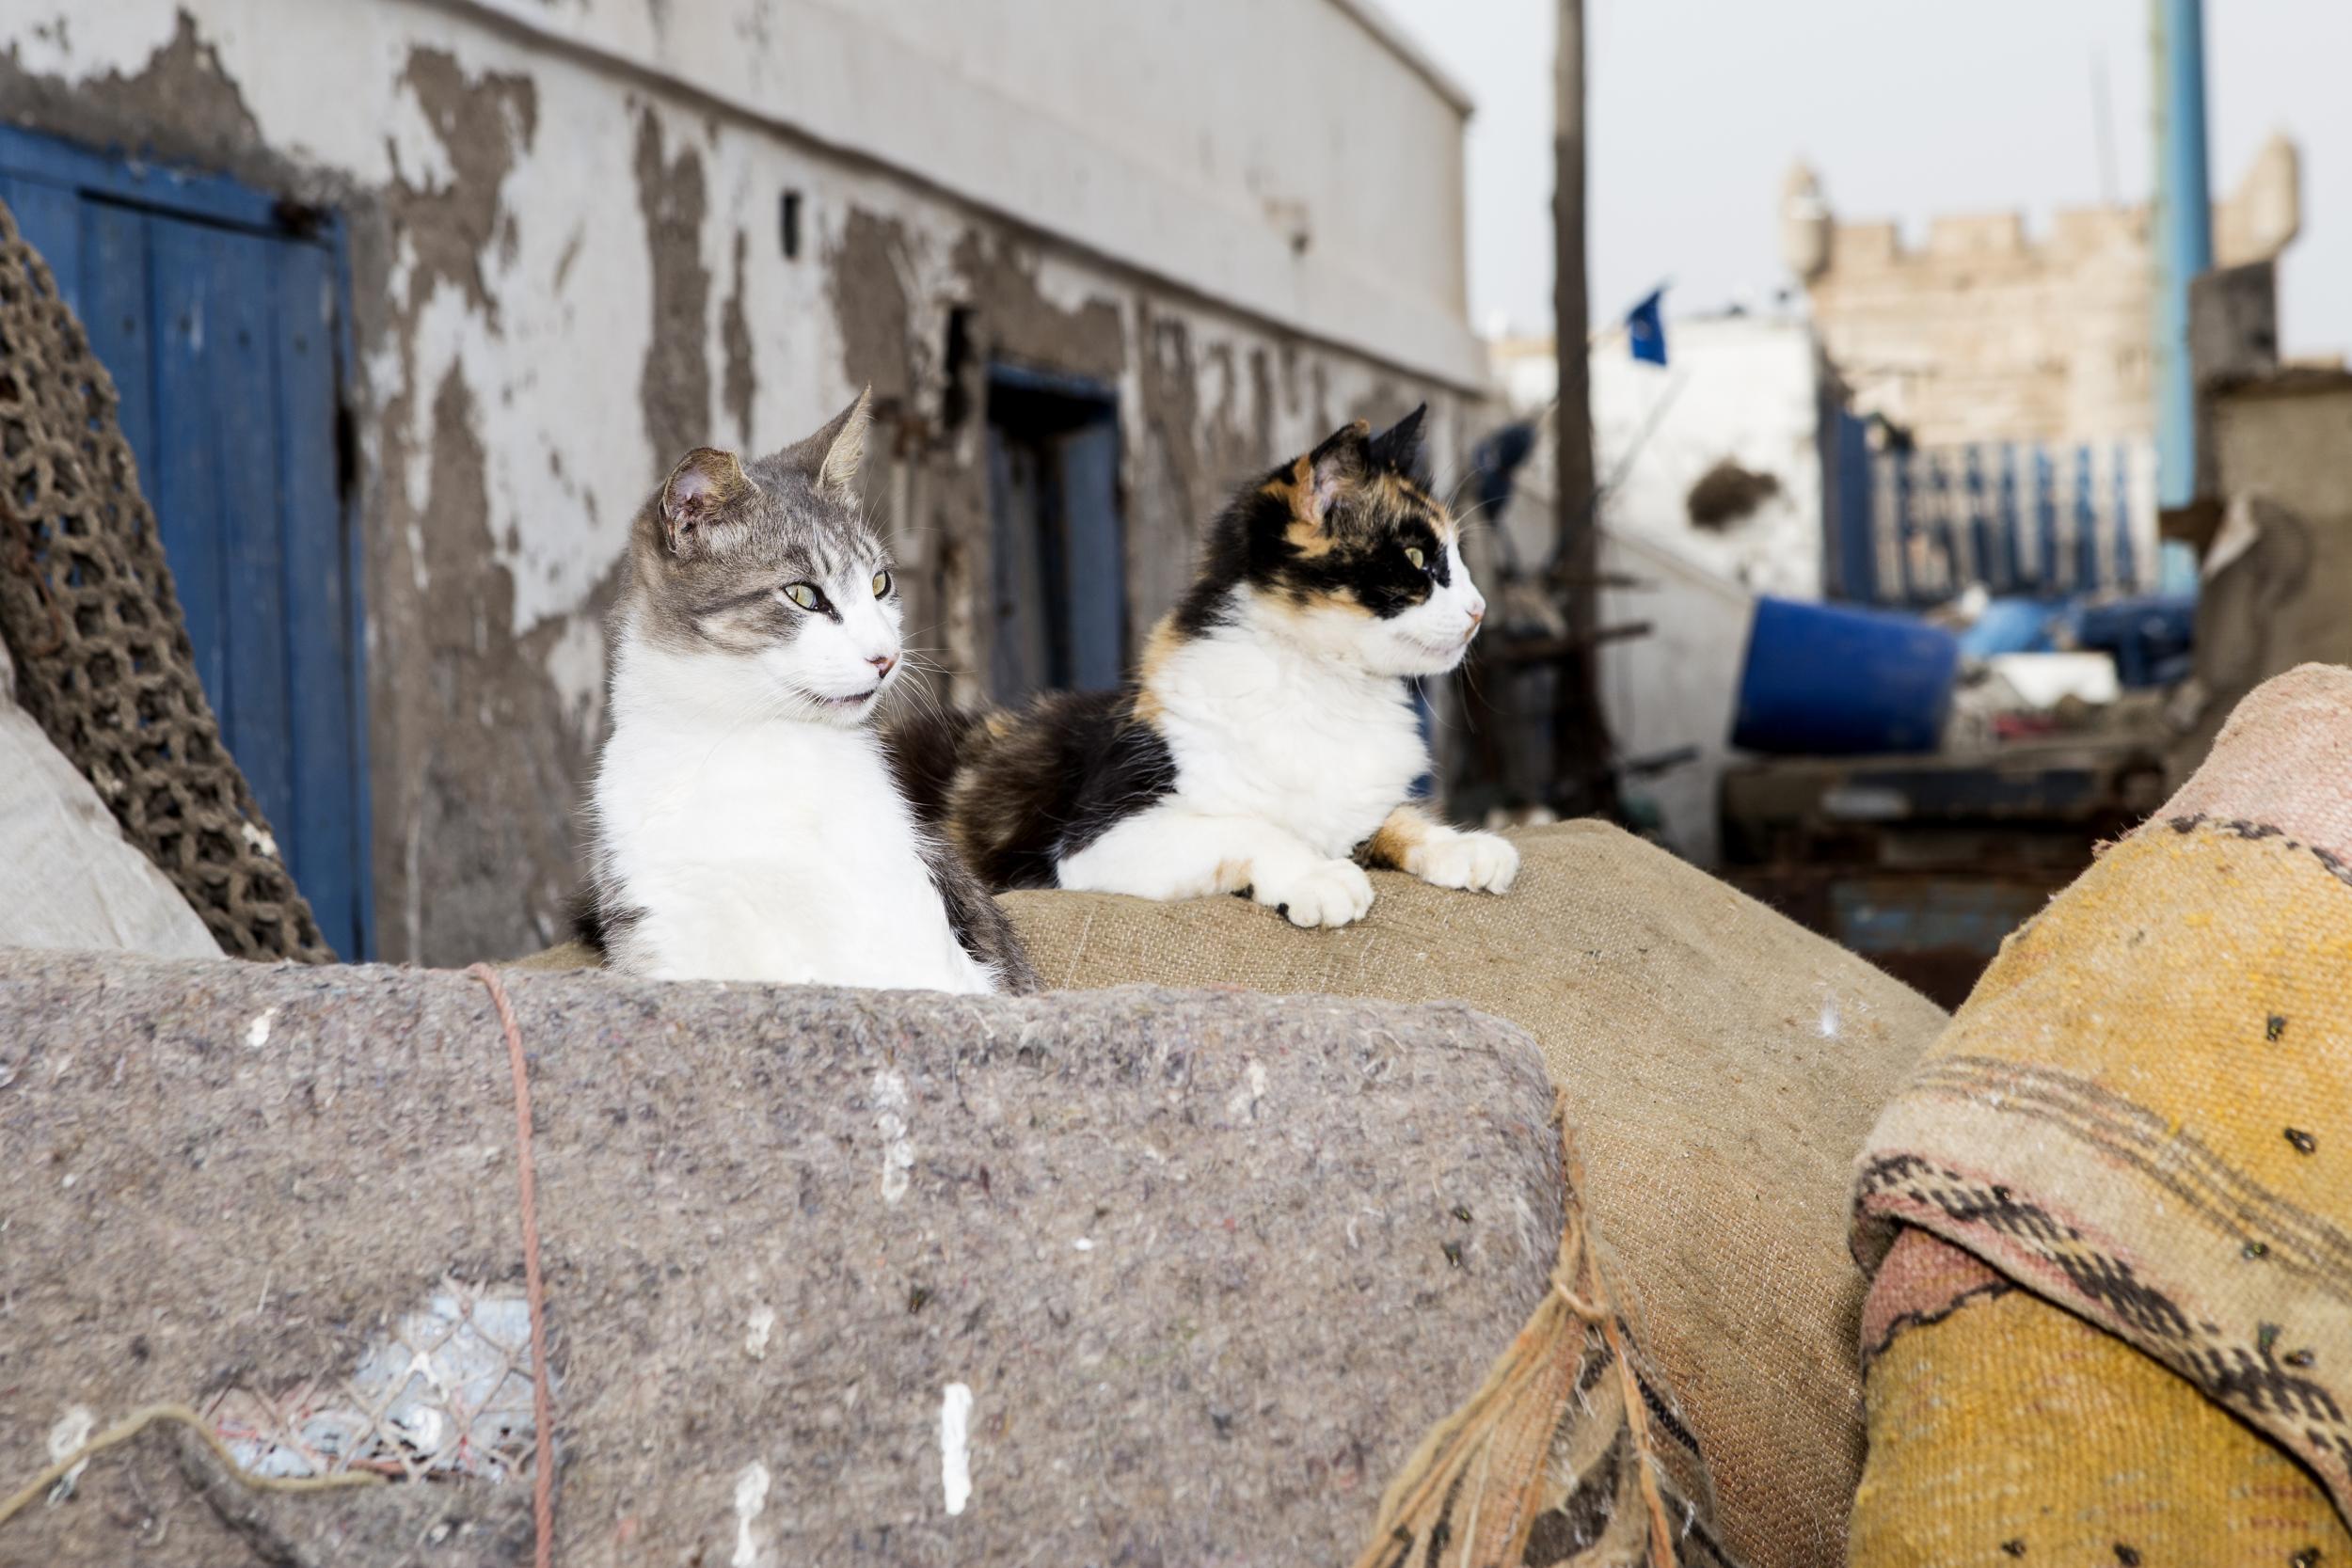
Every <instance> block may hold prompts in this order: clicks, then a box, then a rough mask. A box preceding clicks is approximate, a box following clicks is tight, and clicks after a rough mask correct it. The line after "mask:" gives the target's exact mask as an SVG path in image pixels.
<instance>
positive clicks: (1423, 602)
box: [891, 406, 1518, 926]
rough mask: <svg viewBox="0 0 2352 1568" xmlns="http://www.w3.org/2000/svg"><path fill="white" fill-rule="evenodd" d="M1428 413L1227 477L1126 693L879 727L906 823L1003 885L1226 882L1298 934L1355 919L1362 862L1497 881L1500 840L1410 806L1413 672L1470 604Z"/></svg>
mask: <svg viewBox="0 0 2352 1568" xmlns="http://www.w3.org/2000/svg"><path fill="white" fill-rule="evenodd" d="M1426 413H1427V408H1426V406H1423V407H1422V408H1419V409H1416V410H1414V411H1413V413H1411V414H1410V415H1408V416H1407V417H1406V418H1405V419H1404V420H1401V421H1399V422H1398V423H1397V424H1396V426H1395V427H1394V428H1392V429H1390V430H1387V431H1383V432H1382V433H1380V434H1379V435H1377V436H1375V435H1374V434H1372V432H1371V429H1370V427H1369V426H1368V425H1367V424H1365V423H1364V422H1363V421H1362V420H1358V421H1357V422H1356V423H1354V424H1351V425H1348V426H1347V427H1345V428H1344V429H1343V430H1340V431H1339V432H1337V433H1336V434H1334V435H1333V436H1330V437H1329V438H1328V439H1327V440H1326V441H1324V442H1323V443H1322V445H1320V446H1318V447H1316V448H1315V449H1314V450H1313V451H1310V452H1308V453H1306V454H1305V455H1303V456H1300V457H1298V458H1295V459H1294V460H1293V461H1291V462H1288V463H1285V464H1283V465H1282V466H1281V467H1278V468H1276V469H1275V470H1274V471H1273V472H1271V473H1269V474H1267V475H1266V476H1265V477H1264V478H1263V479H1261V480H1259V481H1258V482H1256V483H1253V484H1250V485H1248V486H1246V487H1245V488H1243V489H1242V490H1241V491H1240V493H1239V494H1237V495H1236V496H1235V497H1234V498H1233V499H1232V501H1231V502H1230V503H1229V504H1228V505H1227V506H1226V508H1225V510H1224V512H1223V513H1222V514H1221V515H1219V516H1218V517H1217V518H1216V522H1215V524H1214V525H1213V526H1212V529H1211V531H1210V535H1209V539H1208V542H1207V548H1206V551H1205V553H1204V557H1203V561H1202V565H1201V570H1200V576H1199V578H1197V580H1195V582H1194V583H1193V584H1192V587H1191V589H1190V591H1189V592H1188V593H1186V594H1184V598H1183V599H1182V600H1181V601H1180V602H1179V603H1178V605H1177V607H1176V609H1175V610H1173V611H1171V612H1170V613H1169V614H1168V616H1167V618H1166V619H1164V620H1162V621H1161V622H1160V624H1159V625H1158V626H1157V627H1156V628H1154V629H1153V631H1152V636H1151V638H1150V640H1149V641H1148V642H1147V643H1146V645H1145V648H1144V652H1143V659H1142V669H1141V671H1140V673H1138V674H1137V676H1136V679H1135V680H1134V681H1133V682H1131V683H1130V684H1129V685H1128V686H1127V687H1126V688H1124V689H1120V690H1117V691H1101V692H1057V693H1052V694H1049V695H1047V696H1044V697H1041V698H1040V699H1038V700H1037V701H1036V702H1034V703H1032V704H1031V705H1029V706H1027V707H1026V708H1025V709H1023V710H1021V711H1020V712H1017V713H993V714H988V715H984V716H975V715H952V714H951V715H934V716H930V717H927V718H923V719H919V720H913V721H909V722H907V723H905V724H902V725H900V726H898V727H897V728H896V729H895V730H894V732H893V734H892V737H891V741H892V744H891V752H892V758H893V761H894V763H895V764H896V765H897V767H898V772H899V779H900V784H901V786H902V787H903V788H904V789H905V790H906V792H907V794H908V796H909V798H910V799H912V800H914V802H915V805H916V807H917V810H918V811H919V812H920V813H921V814H922V816H923V817H924V819H925V820H926V821H930V822H937V823H940V824H942V825H943V826H944V827H945V829H946V832H947V835H948V837H949V839H950V840H951V841H952V842H953V843H954V844H955V846H956V847H957V848H958V849H960V850H961V851H962V853H963V854H964V855H965V857H966V858H967V859H968V860H969V861H970V862H971V863H972V865H973V866H974V868H975V869H976V870H977V871H978V872H979V874H980V875H981V877H982V878H984V879H986V880H987V881H988V882H989V883H990V884H991V885H992V886H993V887H997V888H1000V889H1002V888H1026V887H1064V888H1079V889H1086V890H1090V891H1094V892H1101V893H1127V894H1135V895H1140V896H1143V897H1146V898H1159V899H1175V898H1192V897H1199V896H1201V895H1207V894H1213V893H1233V892H1239V891H1242V890H1244V889H1247V890H1248V893H1249V895H1250V896H1251V897H1253V898H1255V899H1256V900H1257V901H1258V902H1259V903H1261V904H1264V905H1268V906H1270V907H1271V908H1273V909H1276V910H1278V911H1280V912H1281V913H1283V914H1284V915H1286V916H1288V917H1289V919H1290V920H1291V922H1292V923H1293V924H1295V925H1298V926H1343V925H1345V924H1347V923H1348V922H1349V921H1351V920H1354V919H1356V918H1358V917H1359V916H1360V915H1361V914H1363V913H1364V911H1366V910H1368V909H1370V908H1371V907H1372V882H1371V879H1369V878H1367V877H1366V876H1365V875H1364V872H1363V869H1362V866H1363V865H1374V866H1391V867H1395V868H1397V869H1401V870H1404V871H1407V872H1410V873H1411V874H1413V875H1414V876H1416V877H1419V878H1421V879H1422V880H1423V881H1427V882H1434V883H1436V884H1437V885H1438V886H1440V887H1453V888H1474V889H1479V890H1483V891H1486V892H1490V893H1502V892H1503V891H1505V890H1506V889H1508V888H1509V887H1510V885H1511V880H1512V879H1513V878H1514V877H1515V876H1517V875H1518V850H1516V849H1514V848H1513V847H1511V846H1510V844H1509V843H1508V842H1506V841H1505V840H1503V839H1502V838H1500V837H1498V836H1496V835H1495V834H1493V833H1484V832H1457V831H1456V830H1454V829H1453V828H1450V827H1447V826H1446V825H1445V824H1443V823H1441V822H1438V821H1437V820H1435V819H1433V818H1432V817H1431V816H1428V815H1427V814H1426V813H1424V812H1423V811H1422V809H1421V808H1420V807H1418V806H1416V805H1414V804H1412V803H1411V801H1410V800H1409V796H1410V793H1411V789H1412V785H1413V783H1414V781H1415V780H1416V779H1418V778H1420V777H1422V775H1423V774H1424V773H1426V772H1427V771H1428V769H1429V765H1430V764H1429V752H1428V748H1427V746H1426V745H1425V744H1424V743H1423V741H1422V736H1421V728H1420V724H1419V722H1418V717H1417V714H1416V711H1415V708H1414V704H1413V696H1412V684H1411V683H1412V681H1413V680H1414V679H1415V678H1416V677H1419V676H1423V675H1437V674H1443V673H1447V672H1449V671H1451V670H1453V669H1454V667H1455V666H1457V665H1458V664H1460V663H1461V661H1462V657H1463V655H1464V653H1465V652H1466V651H1467V650H1468V649H1469V646H1470V639H1471V638H1472V637H1474V636H1476V635H1477V632H1478V627H1479V623H1480V621H1481V620H1482V619H1483V618H1484V616H1485V615H1486V600H1485V599H1483V598H1482V597H1480V595H1479V593H1478V589H1477V587H1476V585H1475V584H1473V583H1472V582H1471V581H1470V572H1469V570H1468V569H1467V568H1466V567H1465V566H1464V565H1463V564H1462V552H1461V548H1460V541H1459V536H1458V531H1457V529H1456V527H1455V525H1454V519H1453V517H1452V515H1450V514H1449V513H1448V511H1447V509H1446V507H1445V505H1444V503H1443V502H1441V501H1440V500H1438V498H1437V497H1436V496H1434V495H1433V494H1431V492H1430V489H1429V482H1428V477H1427V474H1426V471H1425V468H1424V457H1423V453H1422V419H1423V417H1424V416H1425V414H1426ZM1359 862H1360V863H1361V864H1359Z"/></svg>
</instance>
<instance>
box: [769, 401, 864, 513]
mask: <svg viewBox="0 0 2352 1568" xmlns="http://www.w3.org/2000/svg"><path fill="white" fill-rule="evenodd" d="M873 402H874V388H872V387H870V386H869V387H867V388H866V389H865V390H863V391H861V392H859V393H858V395H857V401H856V402H855V403H852V404H850V406H849V407H847V408H844V409H843V410H842V411H841V412H840V413H838V414H835V415H834V417H833V418H832V419H830V420H826V421H825V423H824V425H823V426H822V427H821V428H820V429H818V432H817V434H816V435H814V436H810V437H808V438H807V439H806V440H804V441H800V442H797V443H795V444H794V445H793V446H792V447H790V448H789V449H787V451H785V453H784V454H783V455H784V456H785V457H786V458H787V460H788V461H790V462H791V463H792V464H793V465H794V466H795V467H799V468H800V469H801V470H802V471H803V473H805V474H807V475H808V482H809V483H810V485H811V486H813V487H814V488H815V489H816V491H817V493H818V495H820V496H825V497H828V498H830V499H834V500H842V501H853V500H855V499H857V471H858V468H859V467H860V465H862V464H864V463H865V461H866V426H867V425H869V424H870V423H872V422H873Z"/></svg>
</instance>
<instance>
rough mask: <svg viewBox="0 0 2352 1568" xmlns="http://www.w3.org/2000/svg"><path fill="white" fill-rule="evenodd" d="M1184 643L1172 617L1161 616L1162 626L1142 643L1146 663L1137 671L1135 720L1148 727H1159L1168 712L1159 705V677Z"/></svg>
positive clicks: (1160, 624)
mask: <svg viewBox="0 0 2352 1568" xmlns="http://www.w3.org/2000/svg"><path fill="white" fill-rule="evenodd" d="M1183 642H1184V639H1183V638H1182V637H1180V636H1178V635H1177V632H1176V617H1175V616H1173V615H1163V616H1161V617H1160V621H1159V624H1158V625H1157V626H1153V627H1152V635H1151V636H1149V637H1147V638H1145V639H1144V640H1143V660H1142V663H1141V665H1140V666H1139V667H1138V668H1137V669H1136V718H1137V719H1140V720H1142V721H1144V722H1145V723H1147V724H1151V725H1153V726H1154V727H1156V726H1157V725H1158V723H1159V721H1160V715H1162V714H1163V713H1166V712H1167V711H1168V708H1167V706H1166V705H1164V704H1163V703H1162V702H1161V701H1160V694H1159V683H1160V675H1161V673H1162V672H1164V671H1165V670H1166V669H1167V668H1168V659H1169V658H1170V657H1174V655H1175V652H1176V649H1177V648H1178V646H1180V645H1181V644H1182V643H1183Z"/></svg>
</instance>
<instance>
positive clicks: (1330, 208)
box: [322, 0, 1484, 386]
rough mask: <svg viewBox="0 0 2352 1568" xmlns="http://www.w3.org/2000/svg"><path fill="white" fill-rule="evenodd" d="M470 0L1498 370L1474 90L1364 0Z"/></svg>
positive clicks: (1380, 344)
mask: <svg viewBox="0 0 2352 1568" xmlns="http://www.w3.org/2000/svg"><path fill="white" fill-rule="evenodd" d="M450 3H451V5H452V7H453V8H455V9H459V10H477V11H481V12H485V13H495V14H496V15H497V16H499V17H501V18H502V19H503V20H504V21H505V22H506V23H507V24H509V25H511V26H514V27H516V28H518V29H527V30H529V31H531V32H533V33H536V34H540V35H543V36H548V37H554V38H560V39H563V40H566V41H568V42H570V43H572V44H574V45H576V46H577V47H580V48H581V49H585V50H588V51H591V52H593V53H595V54H596V55H601V56H605V57H608V58H610V59H612V60H613V61H616V62H620V63H622V64H625V65H626V66H627V67H628V68H629V69H632V70H639V71H653V72H655V73H657V74H659V75H660V76H662V77H665V78H668V79H669V80H670V81H671V82H673V83H675V84H677V85H678V86H680V87H686V88H689V89H691V90H692V91H694V92H696V93H698V94H700V95H702V96H704V97H707V98H708V99H710V100H712V101H714V102H717V103H723V104H725V105H727V106H728V107H730V108H732V109H735V110H738V111H739V112H742V113H745V114H749V115H751V116H753V117H755V118H756V119H763V120H768V121H771V122H772V123H774V124H776V125H778V126H780V127H784V128H787V129H790V130H794V131H798V132H801V133H803V134H805V135H811V136H814V137H816V138H818V139H819V140H822V141H824V142H827V143H829V144H832V145H834V146H836V147H839V148H841V149H844V150H850V151H854V152H857V153H860V154H863V155H865V156H868V157H872V158H876V159H879V160H881V161H882V162H883V163H885V164H888V165H890V166H894V167H896V168H898V169H902V170H905V171H908V172H911V173H914V174H917V175H919V176H920V177H922V178H923V179H925V180H927V181H930V182H936V183H937V184H938V185H939V186H941V187H942V188H943V189H944V190H946V191H947V192H950V193H952V194H954V195H956V196H958V197H961V198H966V199H969V200H973V201H976V202H978V203H980V204H982V205H984V206H987V207H989V208H991V209H993V210H994V211H996V212H998V213H1000V214H1003V215H1006V216H1009V217H1012V218H1015V219H1018V220H1020V221H1022V222H1025V223H1028V224H1033V225H1035V226H1036V227H1038V228H1040V229H1041V230H1045V231H1046V232H1048V233H1051V234H1055V235H1058V236H1060V237H1062V238H1064V239H1067V240H1070V241H1072V242H1073V243H1075V244H1077V245H1084V246H1087V247H1089V248H1090V249H1094V250H1097V251H1100V252H1101V253H1102V254H1104V256H1106V257H1109V258H1112V259H1115V260H1117V261H1120V262H1122V263H1124V264H1127V265H1131V266H1135V267H1138V268H1140V269H1142V270H1144V271H1145V272H1148V273H1151V274H1152V275H1154V276H1157V277H1164V278H1168V279H1170V280H1173V281H1176V282H1180V283H1182V284H1184V285H1185V286H1186V287H1189V288H1194V289H1198V290H1200V291H1201V292H1202V293H1206V294H1208V295H1209V296H1210V297H1212V298H1215V299H1216V300H1219V301H1221V302H1223V303H1226V304H1229V305H1232V306H1234V307H1237V308H1239V309H1244V310H1248V311H1251V312H1254V313H1259V314H1263V315H1265V316H1267V317H1269V318H1271V319H1274V320H1279V321H1284V322H1289V323H1292V324H1294V325H1296V326H1297V327H1298V328H1299V329H1300V330H1302V331H1305V332H1308V333H1310V334H1311V335H1314V336H1319V337H1326V338H1328V339H1329V340H1330V341H1334V342H1336V343H1341V344H1344V345H1347V346H1349V347H1353V348H1356V349H1359V350H1361V351H1363V352H1366V353H1371V354H1374V355H1375V356H1378V357H1380V358H1382V359H1385V360H1388V361H1390V362H1392V363H1395V364H1399V365H1402V366H1404V367H1406V368H1407V369H1411V370H1414V371H1417V372H1422V373H1424V374H1429V375H1434V376H1437V377H1438V378H1439V379H1441V380H1445V381H1449V382H1452V383H1454V384H1455V385H1457V386H1470V385H1475V384H1477V383H1478V382H1479V381H1480V380H1481V379H1482V377H1483V370H1484V363H1483V358H1482V356H1481V355H1480V353H1479V350H1478V345H1477V342H1476V340H1475V339H1474V338H1473V337H1472V336H1471V334H1470V328H1469V326H1468V325H1467V324H1468V304H1467V288H1468V285H1467V280H1466V261H1465V256H1464V232H1465V223H1464V195H1463V180H1464V175H1463V162H1462V134H1463V121H1464V119H1466V118H1467V115H1468V100H1467V99H1466V98H1463V97H1462V96H1461V95H1460V94H1459V92H1458V89H1454V88H1451V87H1447V86H1446V85H1444V84H1443V82H1442V79H1440V78H1437V77H1436V76H1435V74H1434V72H1433V71H1432V69H1431V68H1429V67H1428V66H1426V65H1425V64H1422V63H1420V62H1419V61H1417V60H1416V59H1415V58H1413V57H1411V56H1409V55H1407V54H1406V53H1405V52H1402V51H1401V50H1400V49H1399V48H1398V47H1397V46H1396V45H1395V44H1394V43H1392V42H1391V40H1389V39H1387V38H1385V37H1383V36H1382V32H1381V30H1380V29H1377V28H1375V27H1370V26H1367V25H1366V24H1365V23H1364V21H1363V20H1362V19H1361V15H1360V12H1359V5H1360V0H1351V3H1349V4H1341V3H1338V0H1187V3H1185V4H1181V5H1178V4H1162V3H1152V4H1112V5H1105V4H1103V3H1101V0H988V3H978V0H858V3H849V0H694V3H691V4H679V3H675V0H597V3H596V4H595V5H588V4H584V3H582V4H572V5H565V4H550V3H548V0H450ZM347 8H348V7H347V6H338V7H332V8H322V9H334V10H337V11H342V10H345V9H347ZM1302 236H1303V238H1304V243H1303V245H1301V243H1300V241H1301V237H1302Z"/></svg>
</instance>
